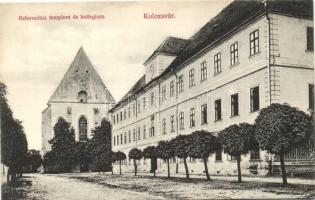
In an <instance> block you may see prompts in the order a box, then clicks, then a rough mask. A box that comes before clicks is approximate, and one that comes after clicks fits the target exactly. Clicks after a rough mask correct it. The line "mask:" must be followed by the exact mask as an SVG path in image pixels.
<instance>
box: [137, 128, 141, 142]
mask: <svg viewBox="0 0 315 200" xmlns="http://www.w3.org/2000/svg"><path fill="white" fill-rule="evenodd" d="M138 140H141V128H140V127H139V128H138Z"/></svg>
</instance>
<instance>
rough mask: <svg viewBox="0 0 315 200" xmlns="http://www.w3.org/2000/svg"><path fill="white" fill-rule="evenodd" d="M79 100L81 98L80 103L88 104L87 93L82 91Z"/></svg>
mask: <svg viewBox="0 0 315 200" xmlns="http://www.w3.org/2000/svg"><path fill="white" fill-rule="evenodd" d="M78 98H79V101H80V102H81V103H86V102H87V93H86V92H85V91H80V92H79V93H78Z"/></svg>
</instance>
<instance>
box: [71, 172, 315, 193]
mask: <svg viewBox="0 0 315 200" xmlns="http://www.w3.org/2000/svg"><path fill="white" fill-rule="evenodd" d="M69 178H74V179H79V180H82V181H86V182H91V183H96V184H100V185H103V186H107V187H111V188H117V189H123V190H131V191H137V192H143V191H146V192H149V193H150V194H151V195H158V196H164V197H165V198H170V199H174V198H175V199H176V198H180V199H189V195H193V194H190V193H188V192H187V190H192V191H194V190H195V193H196V194H199V193H203V192H204V193H205V194H204V196H206V195H207V194H208V193H209V192H211V190H223V191H232V190H233V191H235V190H236V191H237V190H240V191H245V190H247V191H250V190H252V191H254V190H258V191H262V192H268V193H274V194H275V195H277V194H289V195H303V196H304V197H307V198H314V197H315V190H314V186H313V185H301V184H288V185H287V186H283V185H282V184H281V183H266V182H249V181H246V182H241V183H238V182H234V181H228V180H212V181H206V180H205V179H197V178H194V179H189V180H187V179H185V178H181V177H173V178H167V177H152V176H143V175H139V176H124V175H122V176H120V175H109V174H105V175H89V176H86V177H84V176H80V175H79V176H76V175H73V176H70V177H69ZM185 190H186V191H185ZM206 193H207V194H206Z"/></svg>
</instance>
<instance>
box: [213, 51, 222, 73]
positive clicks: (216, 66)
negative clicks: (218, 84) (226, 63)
mask: <svg viewBox="0 0 315 200" xmlns="http://www.w3.org/2000/svg"><path fill="white" fill-rule="evenodd" d="M220 72H221V53H217V54H215V55H214V74H218V73H220Z"/></svg>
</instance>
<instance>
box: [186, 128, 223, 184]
mask: <svg viewBox="0 0 315 200" xmlns="http://www.w3.org/2000/svg"><path fill="white" fill-rule="evenodd" d="M191 136H192V138H193V145H192V149H191V151H190V153H189V157H191V158H200V159H203V162H204V167H205V172H206V177H207V180H211V179H210V176H209V172H208V166H207V161H208V158H209V156H210V154H212V153H215V152H216V151H217V150H220V149H221V146H220V143H219V142H218V140H217V137H216V136H215V135H214V134H213V133H210V132H207V131H203V130H202V131H195V132H194V133H192V135H191Z"/></svg>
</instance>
